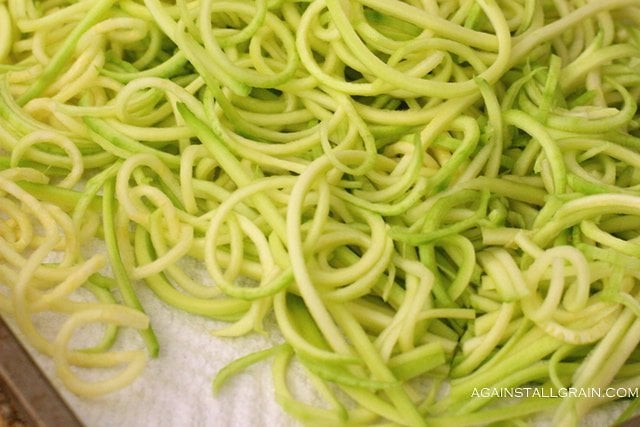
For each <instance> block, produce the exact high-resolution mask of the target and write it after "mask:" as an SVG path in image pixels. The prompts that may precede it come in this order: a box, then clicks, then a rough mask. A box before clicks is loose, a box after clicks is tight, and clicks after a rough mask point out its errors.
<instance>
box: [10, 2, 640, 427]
mask: <svg viewBox="0 0 640 427" xmlns="http://www.w3.org/2000/svg"><path fill="white" fill-rule="evenodd" d="M639 26H640V3H639V2H638V0H593V1H589V2H583V1H579V0H554V1H551V0H549V1H547V0H544V1H534V0H522V1H521V0H500V1H498V0H460V1H459V0H426V1H417V0H409V1H398V0H224V1H215V2H214V1H211V0H178V1H176V2H164V1H159V0H122V1H119V2H114V1H111V0H100V1H97V2H93V1H90V0H80V1H77V2H59V1H57V0H44V1H39V2H35V1H32V0H5V1H2V0H0V290H1V292H0V312H2V314H3V315H7V316H10V317H12V318H14V319H15V323H16V325H17V327H18V329H19V330H20V331H21V333H22V334H23V335H24V337H25V338H26V340H27V341H28V342H29V344H30V345H31V346H33V347H34V348H35V349H36V350H38V351H40V352H42V353H44V354H46V355H48V356H50V357H51V358H52V359H53V361H54V364H55V369H56V373H57V374H58V376H59V377H60V379H61V380H62V382H63V383H64V384H65V386H66V387H68V388H69V389H70V390H71V391H73V392H74V393H77V394H79V395H83V396H97V395H101V394H106V393H110V392H113V391H115V390H117V389H120V388H122V387H125V386H126V385H128V384H129V383H131V382H132V381H134V380H135V378H136V377H138V376H139V375H144V366H145V363H146V361H147V359H148V358H149V357H156V356H157V355H158V352H159V347H160V345H162V346H169V345H171V343H170V342H167V343H159V342H158V339H157V338H156V336H155V333H154V330H153V328H152V327H151V324H152V323H153V318H149V316H147V315H146V314H145V313H144V307H143V303H144V301H141V300H140V298H139V296H138V294H137V292H136V289H137V287H138V286H141V285H143V286H147V287H148V288H149V289H150V290H151V291H152V292H153V293H154V294H155V296H156V297H157V298H158V299H160V300H161V301H163V303H164V304H165V305H166V307H167V309H178V310H181V311H185V312H188V313H192V314H196V315H200V316H203V317H207V318H210V319H216V320H220V321H223V322H225V326H223V327H221V328H219V329H217V330H215V331H213V334H215V335H217V336H221V337H229V338H232V337H237V336H241V335H246V334H250V333H254V332H262V333H265V329H266V333H275V334H279V336H280V337H281V338H282V339H284V341H285V342H284V343H283V344H279V345H276V346H274V347H272V348H267V349H263V350H261V351H259V352H256V353H252V354H249V355H246V356H244V357H242V358H240V359H238V360H236V361H235V362H232V363H231V364H229V365H228V366H227V367H226V368H224V369H223V370H222V371H220V373H219V374H218V376H217V377H216V379H215V380H214V382H213V389H214V392H215V393H224V392H225V391H224V387H223V384H224V383H226V382H228V381H229V380H230V378H232V377H233V376H234V374H236V373H237V372H238V371H240V370H242V369H244V368H246V367H247V366H249V365H250V364H253V363H257V362H260V361H262V360H265V359H267V358H273V381H274V386H275V399H276V401H277V402H278V403H280V404H281V405H282V407H283V408H284V409H285V410H286V411H287V412H289V413H290V414H291V415H292V416H293V417H295V418H297V419H299V420H301V421H302V422H304V423H307V424H310V425H319V424H322V425H374V424H379V425H412V426H419V425H484V424H490V423H498V422H510V423H513V424H518V425H522V424H527V423H528V422H529V421H531V420H532V418H533V417H535V416H547V417H551V420H552V421H551V422H552V423H554V425H577V423H579V422H580V420H581V419H583V418H584V417H585V416H587V414H588V413H589V412H590V411H591V410H592V409H593V408H594V407H596V406H599V405H602V404H605V403H608V402H610V401H611V400H613V397H602V398H589V399H587V398H580V397H576V396H566V397H563V398H548V399H543V398H541V397H539V396H527V397H524V398H522V399H520V400H518V401H516V402H514V403H510V407H509V410H504V409H503V408H502V407H501V405H502V404H503V403H504V402H501V403H500V405H495V403H496V402H495V400H496V397H495V396H490V397H486V396H481V395H478V394H476V393H475V391H477V390H482V389H509V388H510V389H517V388H531V389H536V390H543V391H544V390H547V392H548V391H549V390H554V391H556V393H557V392H558V391H560V390H564V389H568V388H574V389H584V388H599V389H601V390H604V389H605V388H607V387H618V388H621V387H627V388H629V389H634V390H636V393H637V389H638V387H639V386H640V376H639V375H638V372H637V366H638V362H639V360H638V357H639V355H640V353H639V352H638V351H637V348H638V344H639V343H640V320H638V316H639V315H640V303H639V299H638V296H639V295H640V293H639V292H640V274H639V273H638V271H640V173H639V172H638V171H639V170H640V117H639V116H638V108H637V107H638V101H639V100H640V78H638V69H640V32H639V31H638V27H639ZM96 242H98V243H97V246H98V247H104V248H106V254H101V253H96V249H95V248H96ZM190 266H191V267H190ZM193 266H195V267H193ZM194 269H195V271H194ZM202 277H206V280H203V279H202ZM43 312H44V313H49V314H53V315H55V316H56V317H57V318H59V319H61V320H62V322H61V323H60V324H61V326H60V327H58V329H57V330H56V333H55V336H53V337H50V336H48V335H47V334H45V333H44V332H43V328H42V325H41V324H40V323H39V321H38V314H39V313H43ZM270 316H273V318H274V319H275V323H276V325H277V328H276V329H277V331H272V330H270V329H267V328H266V327H265V324H266V323H267V322H266V320H267V319H268V318H269V317H270ZM90 325H94V326H95V325H102V326H103V327H104V328H103V329H102V330H101V331H102V332H101V333H100V334H98V340H96V341H95V343H94V344H93V345H89V346H86V347H84V348H76V346H75V344H72V343H74V342H75V335H76V333H77V331H78V330H81V329H85V328H87V327H91V326H90ZM127 328H130V329H135V330H137V331H138V332H139V333H140V335H141V337H142V339H143V341H144V343H145V345H146V351H145V350H144V349H140V348H136V347H135V344H134V343H133V342H129V341H127V340H124V339H122V338H121V337H120V331H121V330H123V329H127ZM116 343H118V344H119V345H118V346H116ZM120 347H126V349H124V350H122V349H118V350H116V348H120ZM294 361H296V362H299V364H300V368H301V369H302V370H303V371H304V372H305V373H306V375H307V377H308V379H309V381H308V386H309V387H311V388H312V389H313V390H314V391H315V392H316V394H317V396H318V402H315V403H313V404H311V403H309V402H306V401H303V399H302V398H301V397H300V396H298V395H297V392H296V391H295V390H294V389H293V388H290V387H289V384H288V382H287V373H288V372H289V366H290V364H291V363H293V362H294ZM76 367H83V368H89V369H94V370H100V369H112V368H114V367H119V368H120V369H119V371H118V372H117V373H116V374H115V375H112V376H110V377H108V378H106V379H103V380H100V381H97V382H96V381H91V380H88V379H85V378H83V375H82V374H80V373H79V372H78V371H77V370H76ZM628 397H633V396H628ZM635 397H636V398H637V395H636V396H635ZM628 408H629V409H627V410H626V411H625V412H624V414H623V416H625V417H626V416H629V415H631V413H632V411H633V410H634V408H635V404H631V405H629V406H628Z"/></svg>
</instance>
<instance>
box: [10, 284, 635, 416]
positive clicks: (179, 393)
mask: <svg viewBox="0 0 640 427" xmlns="http://www.w3.org/2000/svg"><path fill="white" fill-rule="evenodd" d="M137 292H138V295H139V297H140V300H141V302H142V304H143V306H144V308H145V310H146V312H147V313H148V314H149V316H150V318H151V321H152V325H153V328H154V330H155V332H156V335H157V337H158V341H159V343H160V354H159V357H158V358H157V359H152V360H150V361H149V363H148V365H147V367H146V369H145V370H144V371H143V373H142V375H141V376H140V377H139V378H138V379H137V380H136V381H135V382H134V383H133V384H132V385H130V386H128V387H126V388H125V389H123V390H120V391H118V392H115V393H113V394H110V395H107V396H103V397H99V398H80V397H78V396H76V395H74V394H72V393H71V392H69V391H68V390H66V389H65V387H64V385H63V384H62V383H61V381H60V380H59V379H58V378H57V377H56V376H55V373H54V365H53V362H52V360H51V359H49V358H47V357H45V356H42V355H40V354H35V353H34V351H33V350H31V349H29V351H30V352H31V353H32V355H33V356H34V359H35V360H36V362H37V363H38V364H39V365H40V366H41V367H42V369H43V370H44V371H45V373H46V374H47V376H48V377H49V378H50V379H51V381H52V382H53V384H54V385H55V386H56V387H57V388H58V390H60V392H61V394H62V396H63V397H64V398H65V400H66V401H67V402H68V403H69V405H70V406H71V408H72V409H73V410H74V411H75V412H76V414H77V415H78V417H79V418H80V419H81V420H82V421H83V423H84V424H85V425H86V426H87V427H115V426H118V427H146V426H154V427H155V426H157V427H183V426H184V427H245V426H246V427H257V426H270V427H274V426H275V427H280V426H282V427H289V426H296V425H298V423H297V422H296V421H294V420H293V419H292V418H291V417H289V416H288V415H287V414H285V413H284V412H283V410H282V409H281V408H280V406H279V405H278V404H277V403H276V402H275V400H274V388H273V383H272V378H271V360H266V361H263V362H260V363H258V364H256V365H254V366H251V367H249V368H248V369H246V370H244V371H243V372H241V373H240V374H238V375H236V376H234V377H232V378H231V379H230V380H229V382H228V383H227V384H225V385H224V387H223V388H222V390H221V392H220V393H219V394H218V395H217V396H214V395H213V393H212V391H211V382H212V380H213V378H214V376H215V374H216V373H217V372H218V371H219V370H220V369H222V368H223V367H224V366H225V365H227V364H228V363H229V362H231V361H233V360H235V359H237V358H238V357H241V356H243V355H245V354H248V353H252V352H254V351H258V350H261V349H265V348H268V347H271V346H272V345H274V344H277V343H279V342H281V340H282V338H281V336H280V335H279V334H278V332H277V330H276V328H275V325H274V324H273V322H272V323H271V324H268V323H267V325H266V327H267V330H268V334H267V335H262V334H257V333H253V334H250V335H248V336H245V337H239V338H219V337H215V336H213V335H211V334H210V333H209V332H210V331H211V330H214V329H217V328H219V327H221V326H222V325H223V323H220V322H214V321H210V320H207V319H204V318H201V317H198V316H193V315H189V314H187V313H184V312H181V311H179V310H177V309H175V308H171V307H169V306H167V305H165V304H164V303H163V302H161V301H160V300H158V299H157V298H156V297H155V296H154V295H153V294H152V292H151V291H150V290H149V289H147V288H145V287H144V286H138V287H137ZM9 320H10V319H9ZM9 323H12V322H9ZM40 323H42V326H43V332H44V333H46V334H48V333H51V332H52V331H53V330H54V329H56V326H55V324H54V323H55V322H50V319H46V318H41V319H40ZM47 325H48V326H47ZM47 329H50V330H49V331H47ZM124 338H125V339H124V340H125V341H129V342H131V341H140V339H139V337H138V336H137V334H136V333H135V332H133V331H128V332H126V333H125V337H124ZM141 345H142V344H141V343H140V346H141ZM293 377H294V378H293V380H294V384H292V386H293V387H294V388H295V390H296V391H298V392H300V393H301V394H302V395H303V398H305V399H306V400H310V401H313V399H314V396H313V394H312V392H311V390H310V388H309V387H308V386H306V383H305V381H304V378H302V376H300V375H297V376H296V375H293ZM623 408H624V403H614V404H612V405H609V406H607V407H606V408H600V409H597V410H595V411H594V412H593V413H592V414H590V415H589V416H588V417H587V418H586V419H585V420H583V422H582V423H581V425H582V426H584V427H601V426H606V425H610V424H611V422H612V421H613V420H614V419H615V418H616V417H617V415H618V414H619V413H620V412H621V411H622V410H623ZM534 425H535V426H547V425H550V422H549V420H548V419H545V418H540V419H538V420H537V421H536V422H534Z"/></svg>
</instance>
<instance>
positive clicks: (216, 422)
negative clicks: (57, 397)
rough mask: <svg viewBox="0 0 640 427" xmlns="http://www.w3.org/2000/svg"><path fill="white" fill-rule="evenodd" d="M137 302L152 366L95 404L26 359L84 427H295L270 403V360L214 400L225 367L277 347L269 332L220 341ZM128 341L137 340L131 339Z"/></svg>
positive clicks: (143, 294) (45, 361) (192, 322)
mask: <svg viewBox="0 0 640 427" xmlns="http://www.w3.org/2000/svg"><path fill="white" fill-rule="evenodd" d="M138 292H139V296H140V299H141V302H142V304H143V306H144V307H145V310H146V312H147V313H148V314H149V316H150V318H151V320H152V325H153V328H154V330H155V332H156V335H157V337H158V341H159V343H160V354H159V357H158V358H157V359H152V360H150V361H149V363H148V365H147V367H146V369H145V370H144V371H143V374H142V376H140V377H139V378H138V379H137V380H136V381H135V382H134V383H133V384H131V385H130V386H128V387H126V388H125V389H123V390H120V391H118V392H116V393H113V394H110V395H107V396H103V397H99V398H80V397H78V396H76V395H74V394H72V393H71V392H69V391H68V390H66V389H65V388H64V386H63V385H62V383H61V381H60V380H59V379H58V378H57V377H56V376H55V373H54V365H53V362H52V361H51V360H50V359H49V358H47V357H44V356H42V355H40V354H33V351H31V352H32V354H33V356H34V358H35V359H36V361H37V363H38V364H39V365H40V366H41V367H42V368H43V370H44V371H45V373H46V374H47V376H49V378H50V379H51V381H52V382H53V383H54V385H55V386H56V387H57V388H58V389H59V390H60V391H61V393H62V395H63V397H64V398H65V400H67V402H68V403H69V405H70V406H71V408H72V409H73V410H74V411H75V412H76V414H77V415H78V417H79V418H80V419H81V420H82V421H83V422H84V423H85V425H86V426H87V427H114V426H119V427H141V426H158V427H163V426H166V427H180V426H198V427H200V426H202V427H209V426H211V427H213V426H216V427H219V426H220V427H223V426H234V427H235V426H262V425H264V426H267V425H269V426H293V425H296V423H295V422H294V421H293V420H292V419H291V418H290V417H289V416H288V415H286V414H285V413H284V412H283V411H282V409H281V408H280V407H279V405H278V404H277V403H276V402H275V400H274V389H273V384H272V380H271V369H270V368H271V367H270V363H271V361H270V360H267V361H264V362H260V363H259V364H257V365H255V366H252V367H250V368H248V369H246V370H245V371H243V372H242V373H240V374H238V375H236V376H234V377H233V378H231V379H230V380H229V382H228V383H227V384H225V385H224V387H223V388H222V390H221V392H220V393H219V394H218V395H217V396H214V395H213V393H212V391H211V382H212V379H213V378H214V376H215V374H216V373H217V372H218V371H219V370H220V369H222V368H223V367H224V366H225V365H226V364H228V363H229V362H231V361H233V360H235V359H237V358H238V357H240V356H243V355H245V354H247V353H251V352H254V351H257V350H261V349H264V348H268V347H270V346H271V345H273V344H275V343H278V342H280V340H281V339H280V337H279V336H278V334H277V332H275V331H274V325H269V327H268V329H270V330H271V334H270V335H269V336H263V335H261V334H257V333H254V334H251V335H249V336H246V337H240V338H218V337H215V336H213V335H211V334H210V333H209V331H211V330H213V329H214V328H216V327H220V326H221V325H222V324H221V323H216V322H213V321H209V320H207V319H204V318H200V317H197V316H192V315H189V314H186V313H184V312H181V311H179V310H176V309H174V308H171V307H168V306H167V305H165V304H164V303H162V302H161V301H159V300H158V299H157V298H155V296H154V295H152V293H151V292H150V291H149V290H148V289H146V288H143V287H140V288H138ZM126 335H127V337H126V339H128V340H138V338H137V336H136V335H135V333H133V332H132V333H131V334H129V333H127V334H126Z"/></svg>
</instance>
